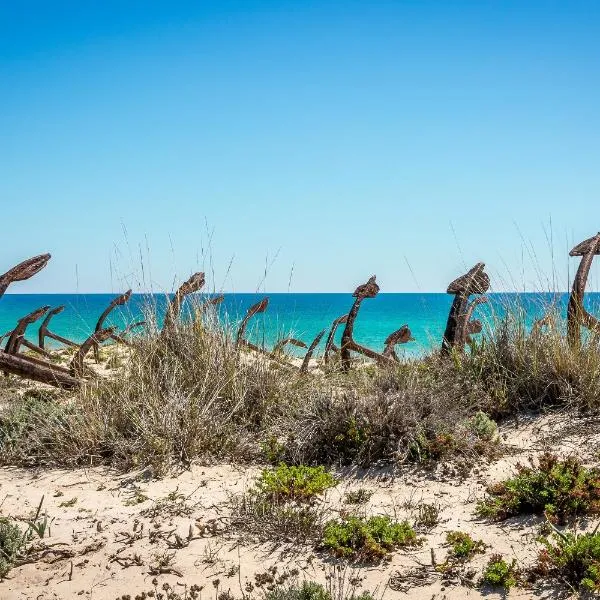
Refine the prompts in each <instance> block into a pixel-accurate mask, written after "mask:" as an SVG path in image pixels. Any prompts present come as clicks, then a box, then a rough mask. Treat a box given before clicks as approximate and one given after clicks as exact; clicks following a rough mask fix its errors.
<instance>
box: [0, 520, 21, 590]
mask: <svg viewBox="0 0 600 600" xmlns="http://www.w3.org/2000/svg"><path fill="white" fill-rule="evenodd" d="M23 543H24V536H23V533H22V532H21V530H20V529H19V528H18V527H17V526H16V525H15V524H14V523H12V522H11V521H10V520H9V519H7V518H5V517H0V579H3V578H4V577H6V575H7V574H8V572H9V571H10V569H11V568H12V566H13V565H14V562H15V559H16V558H17V554H18V552H19V550H20V549H21V547H22V546H23Z"/></svg>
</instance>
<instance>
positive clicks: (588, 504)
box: [477, 453, 600, 523]
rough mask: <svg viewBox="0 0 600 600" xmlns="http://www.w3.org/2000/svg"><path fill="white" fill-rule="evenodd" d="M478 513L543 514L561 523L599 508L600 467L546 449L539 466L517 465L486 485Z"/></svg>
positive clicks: (501, 516) (503, 516) (493, 516)
mask: <svg viewBox="0 0 600 600" xmlns="http://www.w3.org/2000/svg"><path fill="white" fill-rule="evenodd" d="M488 493H489V497H488V498H486V499H485V500H483V501H481V502H479V504H478V505H477V513H478V514H479V515H480V516H482V517H486V518H491V519H498V520H502V519H507V518H508V517H511V516H515V515H519V514H543V513H545V514H546V515H547V516H548V518H549V519H551V520H555V521H557V522H559V523H564V522H565V521H566V520H567V519H568V518H569V517H574V516H576V515H582V514H590V513H597V512H600V471H598V470H597V469H586V468H585V467H583V466H582V464H581V462H580V461H579V460H578V459H576V458H574V457H571V458H567V459H565V460H561V459H559V458H558V457H557V456H555V455H553V454H550V453H545V454H543V455H542V456H541V457H540V459H539V463H538V466H537V467H535V466H534V464H533V463H532V464H531V466H529V467H527V466H523V465H518V466H517V475H516V476H515V477H513V478H511V479H507V480H506V481H504V482H501V483H498V484H495V485H493V486H490V488H488Z"/></svg>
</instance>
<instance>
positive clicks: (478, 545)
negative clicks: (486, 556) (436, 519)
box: [446, 531, 486, 561]
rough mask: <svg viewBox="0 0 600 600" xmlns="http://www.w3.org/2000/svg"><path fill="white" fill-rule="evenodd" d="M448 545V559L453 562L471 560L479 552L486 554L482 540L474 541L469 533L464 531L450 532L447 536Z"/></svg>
mask: <svg viewBox="0 0 600 600" xmlns="http://www.w3.org/2000/svg"><path fill="white" fill-rule="evenodd" d="M446 543H447V544H449V545H450V550H449V552H448V557H449V558H450V559H453V560H459V561H465V560H470V559H471V558H472V557H473V556H475V554H477V553H478V552H481V553H483V552H485V548H486V546H485V544H484V543H483V541H482V540H474V539H473V538H472V537H471V536H470V535H469V534H468V533H464V532H462V531H449V532H448V533H447V534H446Z"/></svg>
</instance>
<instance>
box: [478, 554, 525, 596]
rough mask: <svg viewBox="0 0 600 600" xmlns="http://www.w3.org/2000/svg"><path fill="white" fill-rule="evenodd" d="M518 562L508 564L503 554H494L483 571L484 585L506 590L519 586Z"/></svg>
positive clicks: (482, 581) (482, 579) (513, 561)
mask: <svg viewBox="0 0 600 600" xmlns="http://www.w3.org/2000/svg"><path fill="white" fill-rule="evenodd" d="M516 565H517V561H516V560H515V559H514V558H513V560H512V561H511V562H510V563H508V562H506V561H505V560H504V558H502V555H501V554H494V555H493V556H492V557H491V558H490V561H489V562H488V564H487V566H486V567H485V569H484V571H483V575H482V577H481V583H482V585H489V586H491V587H502V588H504V589H505V590H510V588H512V587H514V586H515V585H517V567H516Z"/></svg>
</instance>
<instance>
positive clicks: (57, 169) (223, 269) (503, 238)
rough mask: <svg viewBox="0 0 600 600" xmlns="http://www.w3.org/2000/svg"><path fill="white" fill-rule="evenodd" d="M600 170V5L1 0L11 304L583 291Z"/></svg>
mask: <svg viewBox="0 0 600 600" xmlns="http://www.w3.org/2000/svg"><path fill="white" fill-rule="evenodd" d="M599 167H600V2H597V1H590V2H578V1H568V0H563V1H562V2H552V1H545V2H541V1H536V0H518V1H514V2H511V1H508V0H507V1H497V2H490V1H485V0H473V1H470V2H466V1H448V0H443V1H438V2H433V1H426V0H422V1H417V0H414V1H412V2H406V1H401V0H396V1H387V2H384V1H379V0H372V1H369V2H367V1H352V0H344V1H343V2H342V1H340V2H329V1H327V0H323V1H308V0H296V1H294V2H292V1H288V2H286V1H284V0H270V1H268V0H239V1H237V2H233V1H229V0H216V1H214V2H208V1H204V2H203V1H201V0H197V1H190V2H177V1H174V0H171V1H169V2H153V1H152V0H145V1H140V2H130V1H127V0H101V1H94V2H92V1H87V0H86V1H82V0H78V1H76V2H75V1H73V2H63V1H61V0H54V1H52V2H49V1H47V0H44V1H38V2H34V1H28V0H19V1H18V2H17V1H13V0H0V222H1V231H2V245H1V257H2V258H1V261H0V271H4V270H5V269H6V268H8V267H9V266H11V265H12V264H14V263H16V262H18V261H20V260H22V259H24V258H26V257H29V256H31V255H33V254H37V253H40V252H45V251H49V252H51V253H52V254H53V259H52V261H51V263H50V265H49V266H48V267H47V269H46V270H45V271H44V272H43V273H41V274H40V275H38V276H36V277H35V278H34V279H33V280H31V281H29V282H27V284H20V285H19V286H15V287H14V288H13V291H15V292H18V291H21V292H26V291H27V292H43V291H50V292H60V291H62V292H72V291H80V292H96V291H107V292H108V291H117V290H121V289H123V288H125V287H128V286H130V285H131V286H133V287H134V288H136V289H140V288H145V289H153V290H155V291H164V290H170V289H172V287H173V283H174V281H175V280H176V281H179V280H181V279H183V278H185V277H187V276H188V275H189V273H190V272H192V271H194V270H198V269H200V268H205V269H206V270H207V271H208V272H209V274H210V278H211V280H212V281H214V285H215V287H216V288H224V289H225V290H228V291H255V290H257V289H261V290H267V291H287V290H288V289H289V290H291V291H307V292H311V291H351V290H352V289H353V288H354V287H355V286H356V285H357V284H358V283H361V282H363V281H364V280H366V278H367V277H368V276H369V275H371V274H373V273H376V274H377V276H378V281H379V282H380V283H381V285H382V291H390V292H391V291H444V290H445V288H446V286H447V284H448V282H449V281H450V280H451V279H453V278H454V277H455V276H457V275H458V274H460V273H462V272H463V271H464V269H465V267H466V266H468V267H470V266H471V265H472V264H474V263H475V262H477V261H479V260H483V261H485V262H486V263H487V265H488V270H489V272H490V274H491V275H492V279H493V285H494V287H495V289H523V287H526V288H528V289H531V290H540V289H549V288H552V287H553V286H554V285H555V286H556V287H558V288H560V289H566V288H567V284H568V281H567V278H568V275H569V272H568V269H570V274H571V275H572V274H573V270H574V268H575V267H576V264H577V261H576V260H574V259H568V258H567V256H566V254H567V252H568V250H569V249H570V247H571V246H572V245H573V244H574V243H576V242H579V241H581V240H582V239H584V238H586V237H589V236H591V235H593V234H594V233H596V232H597V231H598V230H599V229H600V206H599V200H600V193H599V192H600V168H599ZM553 254H554V265H555V266H554V268H553V267H552V264H553V260H552V255H553ZM213 272H214V277H213V275H212V273H213ZM265 273H266V274H265ZM598 273H599V270H598V267H595V271H594V277H593V278H592V284H593V285H594V286H596V289H597V282H598ZM554 280H555V281H554Z"/></svg>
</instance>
